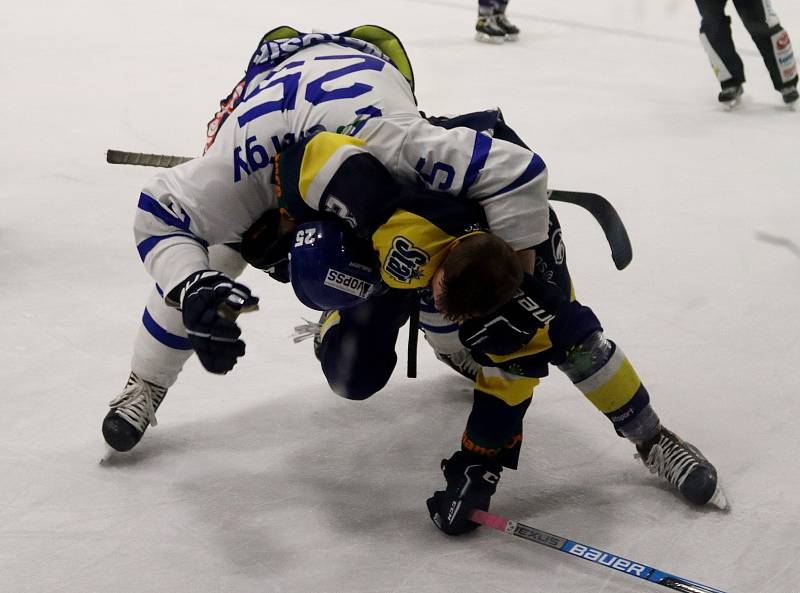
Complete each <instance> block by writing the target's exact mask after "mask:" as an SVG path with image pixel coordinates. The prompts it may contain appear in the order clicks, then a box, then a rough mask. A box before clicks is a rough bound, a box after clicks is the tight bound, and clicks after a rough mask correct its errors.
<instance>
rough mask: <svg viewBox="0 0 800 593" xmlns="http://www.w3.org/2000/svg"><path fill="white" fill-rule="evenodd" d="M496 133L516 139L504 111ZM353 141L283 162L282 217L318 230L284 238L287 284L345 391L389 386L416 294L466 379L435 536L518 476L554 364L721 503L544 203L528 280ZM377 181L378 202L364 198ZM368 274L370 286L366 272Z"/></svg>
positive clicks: (439, 342)
mask: <svg viewBox="0 0 800 593" xmlns="http://www.w3.org/2000/svg"><path fill="white" fill-rule="evenodd" d="M481 117H482V115H481V114H476V118H478V119H480V118H481ZM483 117H485V114H483ZM469 121H470V120H469V119H466V120H459V122H458V123H459V124H460V125H468V124H469ZM440 123H441V124H442V125H448V122H447V121H446V120H442V121H440ZM493 132H494V133H497V134H498V135H500V136H505V137H511V136H512V135H513V132H512V131H511V130H510V128H508V127H507V126H506V125H505V124H504V122H502V119H501V118H499V116H497V119H496V122H495V125H494V127H493ZM357 144H358V143H357V142H354V140H353V139H352V138H348V137H342V136H338V135H335V134H325V133H323V134H319V135H318V136H315V137H312V138H309V139H306V140H304V141H303V142H301V143H298V144H297V145H295V146H294V147H292V148H291V149H289V150H287V151H285V152H284V153H282V154H281V155H280V157H279V159H278V163H277V164H276V173H277V177H278V179H276V181H277V182H278V185H279V187H280V193H281V197H280V201H281V204H282V206H283V208H284V209H285V211H286V212H287V213H288V214H289V215H290V216H292V217H293V218H295V220H296V221H298V222H302V221H306V220H307V221H311V222H308V223H305V224H302V225H301V226H300V227H298V230H297V231H296V232H297V234H296V235H291V236H292V237H293V239H294V240H293V242H292V247H291V252H290V253H291V256H290V261H291V263H290V266H289V269H290V276H291V281H292V285H293V286H294V288H295V292H296V294H297V295H298V297H299V298H300V299H301V300H302V301H303V302H304V303H305V304H306V305H308V306H311V307H312V308H316V309H319V310H324V311H325V312H324V313H323V316H322V319H321V322H320V325H319V327H318V328H313V329H314V330H316V334H317V335H316V336H315V338H316V340H315V351H316V354H317V356H318V358H319V359H320V362H321V364H322V368H323V371H324V373H325V376H326V378H327V380H328V382H329V384H330V385H331V387H332V389H333V390H334V391H335V392H336V393H338V394H339V395H341V396H342V397H345V398H349V399H365V398H367V397H370V396H372V395H373V394H374V393H376V392H377V391H379V390H380V389H381V388H382V387H383V386H384V385H385V383H386V381H387V380H388V378H389V376H390V375H391V373H392V371H393V369H394V366H395V364H396V360H397V357H396V354H395V352H394V348H395V341H396V339H397V335H398V330H399V328H400V327H401V326H402V325H403V324H404V323H405V322H406V320H407V319H408V317H409V313H410V311H412V310H413V308H414V307H415V306H416V303H417V300H418V299H419V302H420V307H421V312H420V322H421V326H422V328H423V329H424V331H425V335H426V338H427V339H428V341H429V342H430V343H431V345H432V346H433V347H434V349H435V350H436V352H437V355H438V356H439V357H440V358H441V359H442V360H444V361H445V362H448V364H450V365H451V366H452V367H453V368H455V369H456V370H458V371H459V372H460V373H461V374H463V375H465V376H467V377H470V378H471V379H474V381H475V391H474V402H473V406H472V411H471V413H470V415H469V418H468V421H467V426H466V430H465V432H464V434H463V436H462V441H461V449H460V450H459V451H457V452H456V453H455V454H454V455H453V456H452V457H451V458H450V459H448V460H445V461H443V465H442V467H443V471H444V474H445V478H446V481H447V487H446V489H445V490H440V491H437V492H436V493H435V494H434V495H433V496H432V497H431V498H430V499H429V500H428V508H429V512H430V514H431V517H432V519H433V520H434V522H435V523H436V524H437V526H438V527H439V528H440V529H442V530H443V531H444V532H445V533H448V534H452V535H457V534H460V533H464V532H466V531H470V530H471V529H474V528H475V527H476V526H477V525H476V524H475V523H473V522H471V521H469V520H468V519H467V516H468V512H469V511H470V510H471V509H474V508H483V509H485V508H488V504H489V499H490V497H491V495H492V494H493V493H494V491H495V488H496V487H497V483H498V481H499V476H500V472H501V470H502V468H503V467H508V468H516V466H517V461H518V457H519V454H520V447H521V444H522V420H523V417H524V415H525V412H526V410H527V408H528V406H529V404H530V402H531V398H532V395H533V390H534V388H535V387H536V385H538V383H539V381H540V379H541V378H542V377H544V376H546V375H547V374H548V367H549V366H550V365H553V366H556V367H558V368H559V369H560V370H561V371H563V372H564V373H565V374H566V375H567V376H568V377H569V378H570V380H571V381H572V382H573V383H574V384H575V385H576V387H578V389H579V390H580V391H581V392H582V393H583V394H584V395H585V397H586V398H587V399H588V400H589V401H590V402H591V403H592V404H593V405H594V406H595V407H596V408H597V409H598V410H599V411H600V412H602V413H603V414H605V415H606V416H607V417H608V418H609V420H610V421H611V422H612V425H613V426H614V429H615V430H616V432H617V433H618V434H619V435H620V436H624V437H626V438H628V439H629V440H630V441H631V442H633V443H634V444H635V445H636V447H637V449H638V453H639V455H640V456H641V458H642V460H643V461H644V463H645V465H646V466H647V467H648V468H649V469H650V470H651V471H652V472H653V473H657V474H659V475H660V476H662V477H663V478H665V479H666V480H667V481H669V482H670V483H671V484H672V485H673V486H674V487H676V488H677V489H678V491H679V492H680V493H681V494H682V495H683V496H684V497H685V498H686V499H687V500H688V501H690V502H692V503H694V504H697V505H705V504H712V505H715V506H718V507H725V506H726V504H727V502H726V500H725V497H724V494H723V493H722V490H721V489H720V488H719V485H718V480H717V475H716V470H715V468H714V466H713V465H712V464H711V463H710V462H709V461H708V460H707V459H706V458H705V457H704V456H703V455H702V453H700V451H699V450H698V449H697V448H696V447H694V446H692V445H691V444H689V443H687V442H685V441H683V440H681V439H680V438H679V437H678V436H677V435H675V434H674V433H672V432H670V431H669V430H667V429H666V428H664V427H663V426H662V424H661V422H660V419H659V417H658V415H657V414H656V412H655V410H654V409H653V406H652V405H651V403H650V396H649V394H648V392H647V389H646V388H645V386H644V385H643V383H642V381H641V379H640V378H639V376H638V374H637V373H636V370H635V369H634V367H633V365H632V364H631V362H630V361H629V359H628V358H627V357H626V356H625V354H624V353H623V352H622V350H621V349H620V348H619V347H618V346H617V345H616V344H615V343H614V342H613V341H611V340H609V339H608V338H607V337H606V336H605V335H604V333H603V329H602V326H601V324H600V321H599V320H598V319H597V317H596V316H595V315H594V313H593V312H592V311H591V309H589V308H588V307H586V306H584V305H582V304H581V303H580V302H579V301H578V300H576V298H575V294H574V290H573V286H572V282H571V279H570V276H569V272H568V270H567V267H566V255H565V248H564V244H563V242H562V240H561V228H560V225H559V222H558V219H557V217H556V215H555V212H554V211H553V210H552V208H550V210H549V232H548V237H547V238H546V239H545V240H544V241H542V242H540V243H539V244H537V245H535V246H534V247H533V249H532V250H531V252H532V254H535V262H536V266H535V270H534V273H533V274H527V273H523V271H522V269H521V266H520V264H519V261H518V258H517V257H516V256H515V254H514V252H513V250H511V249H510V248H509V247H507V246H505V248H504V247H503V246H502V241H500V244H501V245H500V246H498V244H497V242H498V240H497V239H496V238H490V235H488V234H487V231H488V227H487V225H486V221H485V218H484V217H483V215H482V212H481V210H480V208H475V207H472V206H471V205H470V204H469V203H465V202H463V201H460V200H458V199H454V198H452V197H450V196H446V195H442V194H441V193H437V192H431V191H429V190H425V189H422V188H419V187H411V186H404V185H401V184H397V183H395V182H394V181H393V180H392V179H391V178H390V177H389V176H388V175H386V174H385V173H383V172H380V171H379V170H372V171H370V170H369V169H365V168H363V167H362V166H360V165H359V164H358V163H356V162H355V160H353V161H352V162H348V161H350V159H351V158H352V157H353V155H354V152H353V151H352V147H353V146H355V145H357ZM340 151H341V152H340ZM331 162H335V163H336V166H335V167H333V168H331V167H330V166H329V164H330V163H331ZM541 166H542V167H543V166H544V164H543V163H542V165H541ZM331 170H335V171H336V173H335V174H333V175H329V174H328V171H331ZM379 187H382V188H383V193H382V196H383V199H382V200H380V201H379V200H376V199H374V196H373V199H369V200H367V199H365V198H366V196H367V195H369V194H371V193H373V192H375V191H376V188H379ZM326 213H327V214H326ZM321 216H322V217H323V220H320V217H321ZM325 218H328V219H329V218H335V219H336V220H338V221H339V224H340V226H338V227H337V226H336V224H335V223H331V222H329V221H327V220H325ZM331 225H332V226H331ZM359 245H360V246H359ZM365 245H366V248H365ZM370 254H371V255H372V257H373V259H372V260H370ZM350 264H354V265H353V266H350ZM370 266H371V269H372V270H377V272H378V274H379V277H378V274H375V273H373V274H372V275H370V274H371V273H370V271H365V270H369V269H370ZM354 287H355V288H356V290H353V288H354ZM454 509H455V510H454Z"/></svg>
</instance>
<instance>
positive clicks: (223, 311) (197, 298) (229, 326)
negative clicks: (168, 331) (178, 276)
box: [167, 270, 258, 375]
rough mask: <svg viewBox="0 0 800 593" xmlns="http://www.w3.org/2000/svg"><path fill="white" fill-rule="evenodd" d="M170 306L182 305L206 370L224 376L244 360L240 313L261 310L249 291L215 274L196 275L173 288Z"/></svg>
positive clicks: (203, 272)
mask: <svg viewBox="0 0 800 593" xmlns="http://www.w3.org/2000/svg"><path fill="white" fill-rule="evenodd" d="M167 300H168V302H169V301H171V302H176V303H180V308H181V310H182V311H183V324H184V326H186V333H187V334H188V336H189V342H190V343H191V344H192V348H194V351H195V352H196V353H197V357H198V358H199V359H200V362H201V363H202V365H203V367H204V368H205V369H206V370H207V371H209V372H211V373H217V374H220V375H224V374H225V373H227V372H228V371H229V370H231V369H232V368H233V366H234V365H235V364H236V359H237V358H239V357H240V356H244V342H243V341H242V340H240V339H239V336H240V335H241V333H242V330H240V329H239V326H238V325H236V317H237V316H238V315H239V313H242V312H246V311H253V310H255V309H257V308H258V297H255V296H252V295H251V294H250V289H249V288H247V287H246V286H244V285H243V284H239V283H237V282H234V281H233V280H231V279H230V278H228V277H227V276H225V275H224V274H222V273H220V272H215V271H213V270H204V271H202V272H196V273H194V274H192V275H191V276H189V277H188V278H187V279H186V280H184V281H183V282H182V283H181V284H179V285H178V286H176V287H175V288H173V289H172V290H171V291H170V293H169V295H167Z"/></svg>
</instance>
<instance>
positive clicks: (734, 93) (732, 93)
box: [717, 84, 744, 109]
mask: <svg viewBox="0 0 800 593" xmlns="http://www.w3.org/2000/svg"><path fill="white" fill-rule="evenodd" d="M742 93H744V89H743V88H742V85H740V84H737V85H736V86H729V87H726V88H724V89H722V90H721V91H720V92H719V95H717V101H719V102H720V103H722V104H723V105H725V108H726V109H733V108H734V107H736V106H737V105H738V104H739V103H740V102H741V100H742Z"/></svg>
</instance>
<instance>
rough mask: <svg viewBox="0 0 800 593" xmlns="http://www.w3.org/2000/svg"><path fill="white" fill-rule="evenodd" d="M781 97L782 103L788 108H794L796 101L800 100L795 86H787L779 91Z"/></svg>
mask: <svg viewBox="0 0 800 593" xmlns="http://www.w3.org/2000/svg"><path fill="white" fill-rule="evenodd" d="M781 97H783V102H784V103H786V104H787V105H789V106H790V107H795V105H797V99H800V94H798V93H797V87H796V86H787V87H784V88H782V89H781Z"/></svg>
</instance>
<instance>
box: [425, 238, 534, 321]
mask: <svg viewBox="0 0 800 593" xmlns="http://www.w3.org/2000/svg"><path fill="white" fill-rule="evenodd" d="M441 270H442V275H443V276H442V285H441V296H440V298H439V300H438V302H437V305H438V306H439V308H440V309H441V310H442V311H443V312H444V313H445V315H447V317H448V318H450V319H454V320H460V319H467V318H470V317H481V316H483V315H487V314H488V313H491V312H492V311H493V310H494V309H496V308H497V307H499V306H500V305H503V304H504V303H506V302H508V301H509V300H510V299H511V297H512V296H513V295H514V291H516V290H517V289H518V288H519V286H520V284H521V283H522V264H521V263H520V261H519V258H518V257H517V254H516V253H514V250H513V249H511V247H510V246H509V245H508V243H506V242H505V241H503V240H502V239H500V238H499V237H496V236H494V235H490V234H489V233H479V234H475V235H470V236H468V237H466V238H464V239H462V240H460V241H459V242H458V243H457V244H456V245H455V246H454V247H453V248H452V250H451V251H450V253H449V254H448V256H447V257H446V258H445V260H444V262H443V263H442V266H441Z"/></svg>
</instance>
